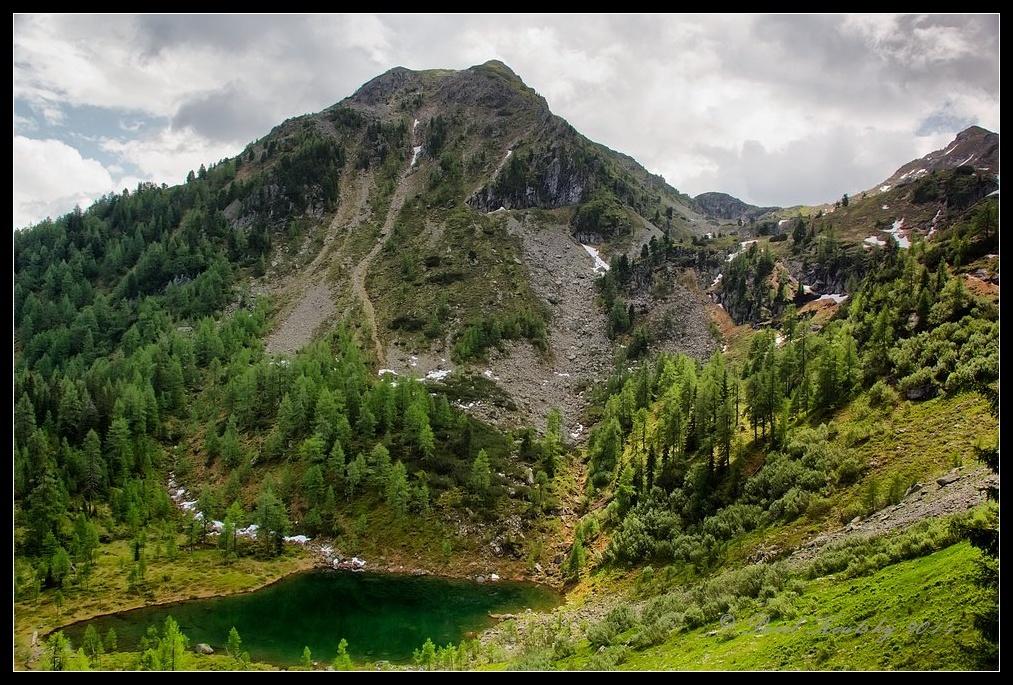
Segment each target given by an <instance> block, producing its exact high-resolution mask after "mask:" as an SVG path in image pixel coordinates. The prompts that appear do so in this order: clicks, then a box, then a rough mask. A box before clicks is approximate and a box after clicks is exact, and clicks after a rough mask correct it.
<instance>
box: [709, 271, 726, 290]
mask: <svg viewBox="0 0 1013 685" xmlns="http://www.w3.org/2000/svg"><path fill="white" fill-rule="evenodd" d="M724 277H725V275H724V274H718V275H717V276H716V277H715V278H714V282H713V283H711V287H712V288H716V287H717V286H718V284H719V283H721V279H722V278H724Z"/></svg>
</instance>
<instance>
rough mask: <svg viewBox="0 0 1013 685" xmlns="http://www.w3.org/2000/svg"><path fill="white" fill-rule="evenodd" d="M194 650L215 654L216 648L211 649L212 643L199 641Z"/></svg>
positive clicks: (200, 652) (199, 652)
mask: <svg viewBox="0 0 1013 685" xmlns="http://www.w3.org/2000/svg"><path fill="white" fill-rule="evenodd" d="M193 651H195V652H197V653H198V654H214V653H215V650H213V649H211V645H209V644H208V643H206V642H198V643H197V646H196V647H194V648H193Z"/></svg>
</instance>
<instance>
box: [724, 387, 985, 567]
mask: <svg viewBox="0 0 1013 685" xmlns="http://www.w3.org/2000/svg"><path fill="white" fill-rule="evenodd" d="M829 426H830V428H831V431H832V432H836V434H837V440H838V441H840V442H841V443H842V444H843V445H844V446H846V447H848V448H849V450H850V451H851V452H852V453H853V454H855V455H856V456H858V457H859V458H860V459H861V460H862V461H863V462H864V463H865V464H867V465H868V467H869V468H868V470H867V471H866V472H865V473H864V474H863V476H862V477H861V478H860V479H859V480H858V481H857V482H855V483H854V484H852V485H850V486H848V487H846V488H844V489H843V490H838V491H836V492H834V493H833V495H832V496H831V497H830V498H829V500H830V501H829V503H828V504H829V506H827V507H825V508H821V509H819V510H813V511H812V512H811V513H810V514H808V515H806V516H803V517H801V518H799V519H797V520H795V521H793V522H791V523H788V524H786V525H783V526H778V527H775V528H766V529H763V530H759V531H754V532H752V533H749V534H746V535H744V536H742V537H740V538H738V539H736V540H735V541H733V542H732V544H731V545H730V548H729V552H728V557H729V559H730V560H736V559H745V558H748V557H749V554H750V553H751V552H752V551H753V550H754V549H756V548H757V547H759V546H761V545H762V546H766V547H770V546H777V547H780V548H784V549H787V548H793V547H796V546H798V545H799V544H800V543H802V542H804V541H805V540H807V539H809V538H812V537H814V536H816V535H817V534H819V533H820V532H822V531H825V530H829V529H833V528H837V527H839V526H840V525H841V524H842V523H847V522H848V521H849V520H851V519H852V518H853V517H854V516H857V515H859V514H864V513H865V512H864V511H860V509H862V507H863V499H864V497H865V495H866V491H867V489H868V487H869V483H870V482H871V481H872V482H875V483H876V485H877V489H878V492H879V497H880V499H881V501H880V506H885V505H886V504H887V502H885V501H882V498H884V497H885V496H886V492H887V490H888V488H889V486H890V483H891V482H892V481H893V480H894V479H895V478H898V479H900V480H901V481H902V482H903V483H904V488H905V489H906V488H907V485H909V484H910V483H913V482H916V481H926V480H929V479H932V478H935V477H937V476H939V475H940V474H942V473H944V472H946V471H949V470H950V469H951V468H953V467H954V466H957V465H965V464H967V465H970V464H974V463H975V457H974V454H975V452H974V448H975V445H976V444H977V441H978V440H979V439H981V438H982V437H984V436H986V435H987V434H988V433H989V431H994V430H995V428H996V425H995V421H994V420H993V419H992V418H991V417H990V416H989V413H988V407H987V405H986V403H985V402H984V400H982V399H981V397H980V396H978V395H976V394H974V393H964V394H961V395H957V396H955V397H938V398H936V399H933V400H929V401H927V402H908V401H902V402H900V403H899V404H898V405H897V406H895V407H892V408H890V409H889V410H885V411H882V410H870V409H869V408H868V401H867V399H866V397H865V396H864V395H862V396H860V397H859V398H857V399H856V400H854V401H853V402H851V403H850V404H849V405H847V406H846V407H845V408H844V409H842V410H841V411H840V412H838V414H837V415H835V416H834V417H833V419H832V420H830V421H829Z"/></svg>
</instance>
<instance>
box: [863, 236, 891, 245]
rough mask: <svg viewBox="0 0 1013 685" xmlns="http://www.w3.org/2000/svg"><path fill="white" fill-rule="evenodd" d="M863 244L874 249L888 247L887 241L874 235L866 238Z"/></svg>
mask: <svg viewBox="0 0 1013 685" xmlns="http://www.w3.org/2000/svg"><path fill="white" fill-rule="evenodd" d="M862 242H863V243H865V244H866V245H870V246H872V247H884V246H886V241H885V240H883V239H882V238H879V237H877V236H874V235H870V236H869V237H868V238H866V239H865V240H863V241H862Z"/></svg>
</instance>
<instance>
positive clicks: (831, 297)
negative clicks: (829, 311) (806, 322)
mask: <svg viewBox="0 0 1013 685" xmlns="http://www.w3.org/2000/svg"><path fill="white" fill-rule="evenodd" d="M846 299H848V296H847V295H839V294H837V293H833V294H830V295H820V296H819V297H818V298H816V301H817V302H819V301H821V300H833V301H834V302H835V303H836V304H840V303H841V302H844V300H846Z"/></svg>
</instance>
